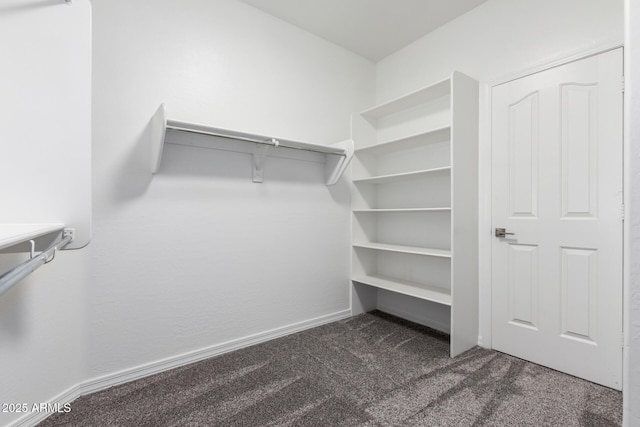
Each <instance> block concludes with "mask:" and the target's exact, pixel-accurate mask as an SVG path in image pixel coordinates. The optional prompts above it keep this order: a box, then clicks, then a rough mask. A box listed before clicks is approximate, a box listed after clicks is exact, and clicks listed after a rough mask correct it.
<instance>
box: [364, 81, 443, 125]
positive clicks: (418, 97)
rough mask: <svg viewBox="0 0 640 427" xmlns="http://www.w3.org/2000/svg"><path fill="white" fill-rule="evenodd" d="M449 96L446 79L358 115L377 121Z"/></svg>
mask: <svg viewBox="0 0 640 427" xmlns="http://www.w3.org/2000/svg"><path fill="white" fill-rule="evenodd" d="M449 94H451V79H450V78H446V79H444V80H442V81H439V82H438V83H436V84H433V85H431V86H427V87H425V88H422V89H420V90H417V91H415V92H412V93H410V94H408V95H405V96H401V97H399V98H396V99H394V100H392V101H389V102H385V103H384V104H381V105H378V106H377V107H374V108H371V109H369V110H365V111H363V112H361V113H360V115H361V116H363V117H367V118H372V119H378V118H380V117H384V116H390V115H392V114H395V113H399V112H401V111H405V110H409V109H411V108H414V107H418V106H420V105H423V104H425V103H428V102H430V101H432V100H434V99H437V98H440V97H443V96H446V95H449Z"/></svg>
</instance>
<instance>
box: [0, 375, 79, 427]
mask: <svg viewBox="0 0 640 427" xmlns="http://www.w3.org/2000/svg"><path fill="white" fill-rule="evenodd" d="M80 396H81V394H80V384H76V385H74V386H73V387H71V388H69V389H68V390H66V391H63V392H62V393H60V394H59V395H57V396H56V397H54V398H53V399H51V401H50V402H49V403H50V404H52V405H54V406H57V407H59V408H62V407H64V405H65V404H67V403H71V402H73V401H74V400H76V399H77V398H78V397H80ZM50 415H53V414H52V413H51V412H44V411H43V412H29V413H28V414H25V415H24V416H23V417H21V418H18V419H17V420H15V421H13V422H11V423H9V424H7V427H31V426H35V425H36V424H38V423H41V422H42V421H44V420H45V419H46V418H47V417H49V416H50Z"/></svg>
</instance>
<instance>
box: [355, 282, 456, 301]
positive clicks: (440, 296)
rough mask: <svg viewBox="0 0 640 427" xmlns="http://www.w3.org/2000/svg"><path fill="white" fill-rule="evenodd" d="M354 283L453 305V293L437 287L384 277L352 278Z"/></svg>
mask: <svg viewBox="0 0 640 427" xmlns="http://www.w3.org/2000/svg"><path fill="white" fill-rule="evenodd" d="M352 280H353V281H354V282H358V283H362V284H364V285H369V286H373V287H376V288H380V289H386V290H387V291H392V292H397V293H399V294H404V295H409V296H411V297H415V298H420V299H423V300H427V301H433V302H436V303H438V304H444V305H448V306H450V305H451V293H450V292H448V291H446V290H444V289H442V288H438V287H436V286H429V285H423V284H421V283H416V282H409V281H407V280H399V279H391V278H388V277H382V276H357V277H354V278H352Z"/></svg>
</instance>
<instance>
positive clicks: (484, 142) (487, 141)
mask: <svg viewBox="0 0 640 427" xmlns="http://www.w3.org/2000/svg"><path fill="white" fill-rule="evenodd" d="M618 48H622V49H623V58H625V56H624V43H623V42H621V41H615V42H609V43H603V44H601V45H599V46H597V47H593V48H591V49H579V50H577V51H576V52H574V53H573V54H570V55H567V56H564V57H563V58H560V59H554V60H552V61H547V62H542V63H539V64H536V65H533V66H530V67H527V68H525V69H523V70H520V71H518V72H514V73H509V74H506V75H504V76H502V77H500V78H498V79H495V80H490V81H488V82H486V83H482V84H481V85H480V129H479V135H480V138H479V143H478V148H479V159H478V161H479V165H478V166H479V179H478V190H479V201H478V203H479V207H478V208H479V209H478V211H479V218H478V226H479V227H478V229H479V236H478V247H479V251H480V253H479V258H478V261H479V262H478V265H479V267H478V269H479V271H478V282H479V290H478V291H479V292H478V297H479V305H480V307H479V325H480V326H479V331H478V334H479V335H478V345H479V346H481V347H484V348H489V349H491V348H493V346H492V343H493V339H492V332H491V322H492V318H491V314H492V311H491V310H492V307H491V299H492V272H491V266H492V261H493V258H492V242H493V239H494V236H493V228H492V213H493V212H492V209H491V203H492V199H493V194H492V169H491V167H492V134H491V121H492V117H491V105H492V97H491V92H492V89H493V88H494V87H495V86H498V85H501V84H504V83H508V82H510V81H512V80H517V79H519V78H522V77H526V76H529V75H532V74H536V73H539V72H541V71H545V70H549V69H551V68H555V67H558V66H561V65H565V64H568V63H570V62H575V61H579V60H581V59H585V58H588V57H591V56H595V55H599V54H601V53H605V52H608V51H611V50H615V49H618ZM624 61H625V62H626V58H625V59H624ZM626 114H627V113H626V109H625V110H623V121H624V122H625V123H626V121H627V117H626ZM628 145H629V142H628V138H626V132H623V162H625V163H624V164H625V165H626V158H627V153H629V146H628ZM622 179H623V182H622V185H623V189H624V195H623V198H624V201H625V217H626V218H628V209H629V203H627V200H629V194H628V191H629V182H630V176H629V172H628V168H626V167H625V168H624V170H623V178H622ZM629 237H630V224H629V221H624V224H623V237H622V238H623V272H622V286H623V301H622V306H621V307H622V309H623V313H625V312H626V310H624V307H625V302H626V300H627V298H628V295H629V294H628V292H629V283H630V282H629V277H630V276H629V271H628V267H627V265H628V262H627V260H628V242H629V241H630V240H629ZM622 327H623V330H624V331H627V330H628V316H627V314H626V313H625V314H624V315H623V320H622ZM624 344H625V347H626V338H625V343H624ZM623 358H624V350H623ZM622 369H623V371H622V382H623V387H624V384H625V375H626V367H625V364H624V363H623V368H622Z"/></svg>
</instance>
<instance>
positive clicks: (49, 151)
mask: <svg viewBox="0 0 640 427" xmlns="http://www.w3.org/2000/svg"><path fill="white" fill-rule="evenodd" d="M0 52H2V67H1V68H0V94H1V95H0V98H1V99H2V102H1V103H0V188H1V191H0V193H1V194H2V202H1V203H2V208H1V209H0V211H1V212H0V223H29V222H60V223H65V224H67V225H68V226H71V227H76V228H77V229H78V231H79V235H78V242H80V245H85V244H86V243H87V241H88V239H89V225H90V219H91V215H90V212H91V199H90V190H91V187H90V180H91V176H90V174H91V159H90V147H91V123H90V120H91V114H90V107H91V106H90V102H91V5H90V3H89V0H74V2H73V4H70V5H67V4H66V3H65V2H64V1H51V2H42V1H39V0H5V1H2V2H0ZM80 229H81V231H80ZM47 244H48V243H47ZM15 249H16V247H13V248H11V249H10V250H15ZM18 249H19V248H18ZM87 255H88V253H87V252H86V250H84V249H79V250H72V251H59V252H58V253H57V255H56V257H55V260H54V261H53V262H51V263H49V264H47V265H44V266H42V267H41V268H40V269H39V270H38V271H36V272H35V273H33V274H32V275H30V276H29V277H27V278H26V279H24V280H23V281H21V282H20V283H19V284H17V285H16V286H15V287H14V288H12V289H11V290H9V291H8V292H7V293H5V294H4V295H2V296H0V404H5V403H6V404H16V403H18V404H23V403H24V404H26V405H27V411H26V413H24V412H18V411H15V407H14V408H0V409H3V410H2V411H0V425H7V424H9V423H11V422H13V421H15V420H17V419H19V418H21V417H24V416H25V415H26V416H30V415H31V414H35V415H38V413H32V411H31V410H32V409H33V404H38V403H47V402H50V401H52V400H57V399H58V398H59V397H60V398H62V399H63V400H64V395H66V396H68V395H69V394H73V389H74V387H75V386H76V385H77V384H78V383H79V382H81V381H82V380H83V379H84V377H83V376H84V351H85V342H84V323H85V321H84V319H85V317H84V307H85V304H84V295H85V293H84V290H85V286H86V283H87V277H88V276H87V270H86V267H87V265H88V256H87ZM27 258H28V255H27V254H26V253H2V254H0V273H4V272H6V271H8V270H10V269H11V268H13V267H15V266H16V265H18V264H19V263H21V262H23V261H26V259H27ZM61 395H62V397H61ZM5 410H8V412H5ZM43 415H46V414H43Z"/></svg>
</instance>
